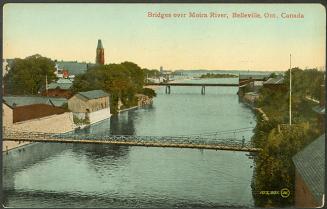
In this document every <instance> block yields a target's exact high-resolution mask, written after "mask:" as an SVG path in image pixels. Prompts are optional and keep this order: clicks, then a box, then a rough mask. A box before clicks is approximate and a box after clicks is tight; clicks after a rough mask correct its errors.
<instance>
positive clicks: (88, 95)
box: [78, 90, 109, 100]
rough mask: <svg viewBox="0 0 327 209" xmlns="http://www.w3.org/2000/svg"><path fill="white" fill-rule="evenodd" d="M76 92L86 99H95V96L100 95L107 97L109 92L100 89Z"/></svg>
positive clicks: (98, 96) (99, 96)
mask: <svg viewBox="0 0 327 209" xmlns="http://www.w3.org/2000/svg"><path fill="white" fill-rule="evenodd" d="M78 94H79V95H81V96H83V97H84V98H86V99H88V100H90V99H97V98H101V97H109V94H108V93H106V92H104V91H102V90H92V91H84V92H78Z"/></svg>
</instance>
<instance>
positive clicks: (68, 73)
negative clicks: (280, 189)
mask: <svg viewBox="0 0 327 209" xmlns="http://www.w3.org/2000/svg"><path fill="white" fill-rule="evenodd" d="M55 64H56V65H55V67H56V71H55V74H56V76H57V77H58V78H70V79H74V78H75V76H76V75H80V74H84V73H85V72H86V71H87V69H88V68H89V67H90V66H92V64H91V63H86V62H77V61H55ZM93 65H94V64H93Z"/></svg>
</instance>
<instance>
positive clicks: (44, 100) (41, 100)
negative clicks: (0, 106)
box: [3, 96, 67, 108]
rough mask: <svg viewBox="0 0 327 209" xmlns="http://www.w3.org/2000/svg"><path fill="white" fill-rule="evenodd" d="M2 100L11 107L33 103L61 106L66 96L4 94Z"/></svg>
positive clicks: (65, 101)
mask: <svg viewBox="0 0 327 209" xmlns="http://www.w3.org/2000/svg"><path fill="white" fill-rule="evenodd" d="M3 101H4V102H5V103H6V104H7V105H8V106H9V107H11V108H14V107H21V106H26V105H33V104H47V105H52V106H55V107H61V106H62V105H64V104H65V103H67V99H66V98H58V97H40V96H4V97H3Z"/></svg>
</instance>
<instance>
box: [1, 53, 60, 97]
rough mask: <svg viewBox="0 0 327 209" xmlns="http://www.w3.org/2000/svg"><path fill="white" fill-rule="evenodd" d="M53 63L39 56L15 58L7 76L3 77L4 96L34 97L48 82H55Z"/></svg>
mask: <svg viewBox="0 0 327 209" xmlns="http://www.w3.org/2000/svg"><path fill="white" fill-rule="evenodd" d="M54 72H55V63H54V62H53V61H52V60H51V59H49V58H46V57H42V56H41V55H39V54H36V55H33V56H30V57H26V58H25V59H19V58H16V59H14V61H13V65H12V67H11V69H10V70H9V72H8V74H7V75H6V76H5V77H4V89H5V94H17V95H19V94H23V95H26V94H29V95H35V94H38V92H39V91H40V90H41V89H42V88H44V87H45V84H46V77H47V80H48V82H49V83H50V82H51V81H53V80H55V78H56V76H55V73H54Z"/></svg>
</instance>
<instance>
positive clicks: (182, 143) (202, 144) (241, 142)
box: [3, 128, 260, 152]
mask: <svg viewBox="0 0 327 209" xmlns="http://www.w3.org/2000/svg"><path fill="white" fill-rule="evenodd" d="M252 129H253V128H252ZM252 129H251V130H252ZM249 130H250V129H249V128H243V129H235V130H230V131H220V132H210V133H203V134H194V135H187V136H186V135H180V136H136V135H110V134H108V133H102V134H101V133H96V134H92V133H88V134H76V133H65V134H50V133H42V132H23V131H14V130H4V132H3V140H4V141H20V142H22V141H25V142H26V141H27V142H46V143H79V144H111V145H126V146H145V147H173V148H195V149H214V150H231V151H244V152H257V151H260V149H259V148H255V147H254V146H253V145H252V144H251V142H245V139H244V137H243V138H242V139H237V138H236V137H233V136H232V137H231V136H229V137H227V136H224V135H232V134H233V133H234V135H235V133H236V132H237V133H240V132H243V131H249Z"/></svg>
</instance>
